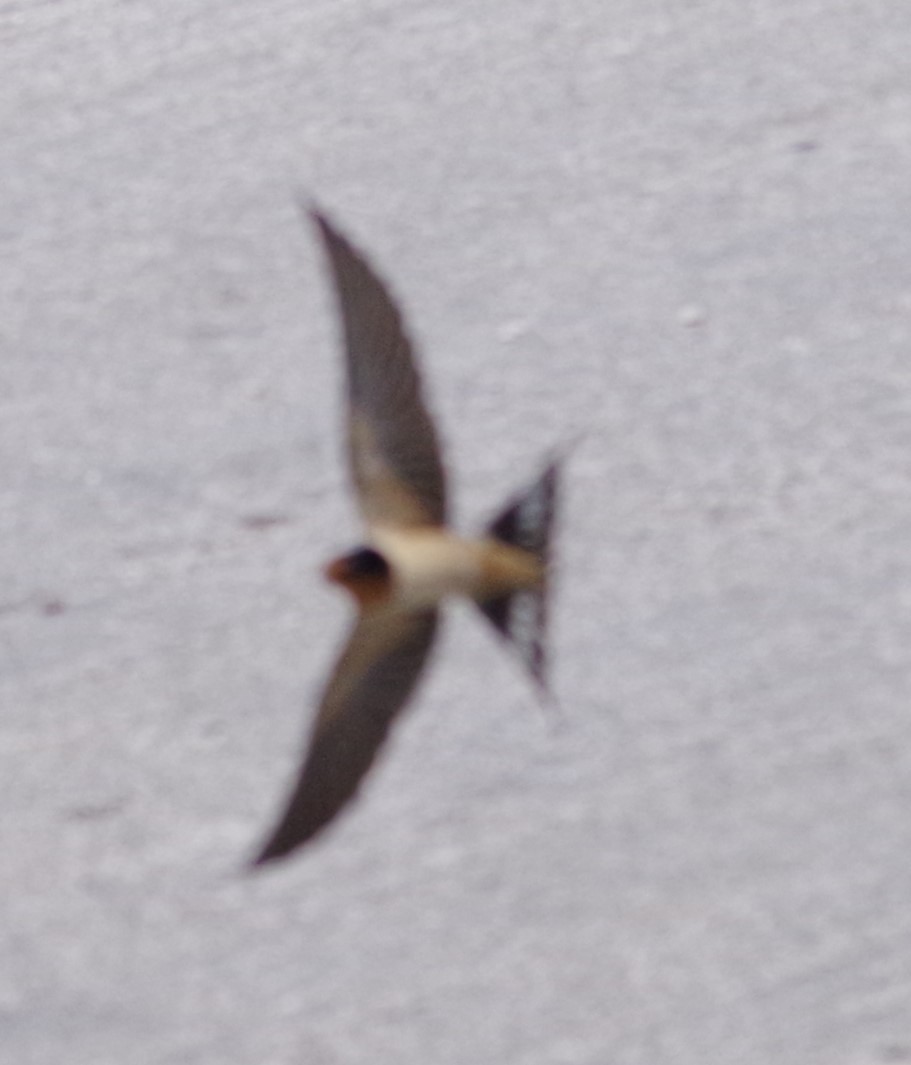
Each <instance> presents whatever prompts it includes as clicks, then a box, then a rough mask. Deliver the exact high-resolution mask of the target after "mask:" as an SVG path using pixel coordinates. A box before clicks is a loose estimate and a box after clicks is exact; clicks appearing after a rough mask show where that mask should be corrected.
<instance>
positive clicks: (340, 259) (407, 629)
mask: <svg viewBox="0 0 911 1065" xmlns="http://www.w3.org/2000/svg"><path fill="white" fill-rule="evenodd" d="M309 213H310V217H311V218H312V220H313V223H314V224H315V226H316V229H317V232H318V233H319V235H320V237H321V239H322V242H323V245H324V247H325V250H326V254H327V257H328V261H329V266H330V269H331V273H332V276H333V279H334V282H335V289H336V295H337V297H338V307H339V311H340V313H341V319H342V326H343V334H344V344H345V365H346V379H347V423H348V424H347V435H348V457H349V462H350V468H351V474H352V479H353V482H354V489H355V493H356V495H357V500H358V504H359V509H360V512H361V517H362V519H363V523H364V526H365V537H364V542H363V544H362V545H361V546H359V547H356V548H355V549H354V550H353V551H351V552H349V553H348V554H346V555H343V556H342V557H340V558H337V559H335V560H334V561H332V562H330V563H329V564H328V565H327V566H326V570H325V574H326V577H327V578H328V579H329V580H330V581H332V582H334V583H336V584H338V585H340V586H341V587H342V588H344V589H345V590H346V591H347V592H348V593H349V594H350V595H351V597H352V598H353V600H354V604H355V607H356V611H357V613H356V618H355V620H354V624H353V627H352V629H351V632H350V634H349V636H348V639H347V642H346V643H345V646H344V648H343V649H342V652H341V654H340V656H339V658H338V660H337V662H336V663H335V667H334V669H333V670H332V673H331V676H330V678H329V681H328V683H327V685H326V687H325V690H324V692H323V696H322V701H321V703H320V706H319V710H318V711H317V714H316V717H315V719H314V721H313V724H312V727H311V730H310V735H309V738H308V741H307V745H306V749H305V752H304V757H303V763H302V766H301V769H300V772H299V774H298V776H297V779H296V781H295V782H294V785H293V787H292V788H291V793H290V795H289V797H288V799H287V802H286V805H285V807H284V809H283V812H282V814H281V817H280V818H279V820H278V823H277V824H276V826H275V828H274V829H273V830H272V831H271V832H270V834H269V835H268V838H267V839H266V842H265V843H264V844H263V846H262V847H261V849H260V851H259V852H258V854H257V855H256V857H255V858H254V860H253V865H263V864H264V863H266V862H271V861H274V860H275V859H277V858H281V857H283V856H285V855H287V854H289V853H290V852H291V851H293V850H295V849H296V848H298V847H300V846H302V845H303V844H304V843H306V842H307V841H308V840H310V839H312V838H313V837H314V836H315V835H317V833H319V832H321V831H322V830H323V829H324V828H325V827H326V826H327V825H328V824H329V823H330V822H331V821H332V820H333V819H334V818H335V816H336V814H338V813H339V811H340V810H342V808H343V807H344V806H345V805H346V804H347V803H348V802H349V801H350V800H351V799H352V798H353V797H354V795H355V793H356V792H357V790H358V787H359V785H360V783H361V781H362V779H363V777H364V775H365V774H366V773H367V771H368V770H369V769H370V767H371V765H372V763H373V761H374V758H375V756H376V754H377V752H378V751H379V749H380V747H381V745H382V744H383V742H384V740H385V739H386V736H387V734H388V732H389V728H390V726H391V724H392V722H393V720H394V719H395V717H396V715H397V714H398V713H399V712H400V711H401V710H402V708H403V707H404V705H405V703H406V702H407V701H408V699H409V697H410V696H411V693H412V691H413V689H414V687H415V685H416V683H417V681H418V678H419V676H420V674H421V672H422V670H423V668H424V665H425V663H426V661H427V657H428V653H429V651H430V649H431V646H432V644H433V642H434V637H435V636H436V632H437V626H438V620H439V612H440V605H441V602H442V600H443V599H444V598H446V597H447V596H449V595H462V596H467V597H468V598H469V599H471V600H473V601H474V602H475V603H476V604H477V605H478V607H479V608H480V610H481V611H482V613H483V614H484V615H485V616H486V617H487V618H488V620H489V621H490V622H491V623H492V624H493V626H494V627H495V629H496V631H497V632H498V633H499V635H500V636H501V637H502V638H503V639H504V640H505V641H507V642H508V643H510V644H511V645H512V646H513V647H514V648H515V649H516V650H517V651H518V653H519V655H520V657H521V658H522V660H523V661H524V663H525V665H526V667H527V668H528V670H529V672H530V673H531V676H532V678H533V679H534V681H535V683H536V684H537V685H538V687H539V688H540V689H541V691H542V692H546V681H545V651H544V634H545V622H546V607H547V577H548V561H549V558H548V556H549V544H550V536H551V528H552V523H553V515H554V506H555V496H556V488H557V475H558V471H559V464H560V463H559V459H558V458H552V459H551V460H550V461H549V462H548V463H547V465H546V466H545V468H544V469H542V470H541V472H540V473H539V475H538V476H537V477H536V478H535V480H534V481H533V483H531V484H530V485H528V486H527V487H526V488H525V490H524V491H522V492H520V493H519V494H518V495H517V496H515V497H514V498H513V499H511V500H510V502H509V503H508V504H507V505H506V506H505V507H504V508H503V509H502V510H501V511H500V512H499V513H498V514H497V516H496V517H495V518H494V520H493V521H491V522H490V524H489V525H488V526H487V527H486V529H485V530H484V532H483V534H482V535H480V536H478V537H474V538H467V537H461V536H459V535H457V534H456V533H455V532H453V531H452V529H451V528H450V527H449V526H448V524H447V502H446V495H447V493H446V478H445V474H444V469H443V463H442V460H441V456H440V446H439V442H438V440H437V434H436V430H435V428H434V424H433V420H432V418H431V417H430V414H429V413H428V411H427V408H426V406H425V404H424V399H423V396H422V391H421V381H420V377H419V375H418V371H417V368H416V366H415V361H414V355H413V352H412V347H411V343H410V342H409V339H408V336H407V333H406V331H405V328H404V325H403V323H402V316H401V314H400V312H399V310H398V308H397V307H396V304H395V302H394V300H393V299H392V297H391V295H390V294H389V291H388V290H387V288H386V286H385V285H384V283H383V282H382V281H381V280H380V278H379V277H378V276H377V274H376V273H375V272H374V270H373V269H372V268H371V266H370V265H369V263H368V262H367V261H366V259H365V258H364V256H363V255H361V254H360V253H359V252H358V251H357V250H356V249H355V248H354V247H353V246H352V245H351V244H350V243H349V242H348V241H347V240H346V239H345V237H344V236H342V234H341V233H339V231H338V230H337V229H336V228H335V226H334V225H333V224H332V223H331V222H330V221H329V220H328V219H327V218H326V217H325V215H323V214H322V213H320V212H319V211H317V210H311V211H310V212H309Z"/></svg>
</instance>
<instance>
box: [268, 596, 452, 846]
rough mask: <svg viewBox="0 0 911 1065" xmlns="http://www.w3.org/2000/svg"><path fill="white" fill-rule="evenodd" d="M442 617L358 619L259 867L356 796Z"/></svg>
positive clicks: (316, 829) (427, 613)
mask: <svg viewBox="0 0 911 1065" xmlns="http://www.w3.org/2000/svg"><path fill="white" fill-rule="evenodd" d="M437 620H438V619H437V611H435V610H431V611H424V612H422V613H416V614H397V615H394V616H392V617H390V616H389V615H385V614H384V615H382V616H378V615H370V614H362V615H361V616H360V617H359V618H358V621H357V623H356V624H355V626H354V630H353V631H352V633H351V635H350V637H349V639H348V643H347V644H346V646H345V648H344V650H343V651H342V654H341V656H340V657H339V659H338V661H337V663H336V665H335V669H334V671H333V673H332V677H331V679H330V680H329V684H328V686H327V688H326V691H325V694H324V695H323V701H322V704H321V705H320V709H319V713H318V714H317V717H316V721H315V722H314V725H313V731H312V733H311V736H310V742H309V747H308V749H307V753H306V756H305V759H304V764H303V767H302V769H301V772H300V776H299V777H298V780H297V783H296V785H295V787H294V789H293V791H292V793H291V797H290V799H289V802H288V805H287V808H286V810H285V812H284V814H283V815H282V818H281V820H280V821H279V823H278V826H277V827H276V828H275V830H274V832H273V833H272V835H271V836H270V838H269V840H268V841H267V843H266V844H265V846H264V847H263V849H262V851H261V852H260V853H259V855H258V856H257V857H256V858H255V859H254V861H253V864H254V865H262V864H263V863H264V862H268V861H271V860H273V859H275V858H280V857H281V856H282V855H285V854H287V853H289V851H292V850H294V849H295V848H296V847H299V846H300V845H301V844H303V843H305V842H306V841H307V840H309V839H311V838H312V837H313V836H315V835H316V833H317V832H319V831H320V830H321V829H322V828H324V827H325V826H326V825H327V824H328V823H329V822H330V821H331V820H332V819H333V818H334V817H335V815H336V814H337V813H338V812H339V811H340V810H341V809H342V807H343V806H345V805H346V804H347V803H348V802H349V801H350V800H351V799H352V798H353V797H354V795H355V793H356V792H357V789H358V786H359V784H360V782H361V780H362V779H363V777H364V775H365V774H366V773H367V771H368V769H369V768H370V766H371V765H372V764H373V760H374V758H375V756H376V753H377V751H378V750H379V748H380V747H381V745H382V743H383V741H384V740H385V738H386V735H387V733H388V732H389V727H390V725H391V724H392V721H393V719H394V718H395V716H396V715H397V714H398V713H399V711H400V710H401V709H402V707H403V706H404V705H405V702H406V701H407V699H408V697H409V696H410V695H411V692H412V691H413V689H414V687H415V684H416V683H417V680H418V677H419V676H420V674H421V671H422V669H423V667H424V664H425V662H426V661H427V655H428V652H429V651H430V648H431V646H432V644H433V641H434V637H435V635H436V629H437Z"/></svg>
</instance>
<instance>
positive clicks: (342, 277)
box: [311, 211, 446, 526]
mask: <svg viewBox="0 0 911 1065" xmlns="http://www.w3.org/2000/svg"><path fill="white" fill-rule="evenodd" d="M311 214H312V217H313V220H314V222H315V223H316V225H317V227H318V229H319V231H320V234H321V235H322V238H323V242H324V243H325V246H326V250H327V252H328V255H329V261H330V263H331V265H332V272H333V275H334V277H335V287H336V292H337V294H338V302H339V308H340V310H341V315H342V321H343V323H344V334H345V349H346V362H347V367H348V403H349V427H348V438H349V450H350V461H351V468H352V473H353V476H354V483H355V487H356V489H357V493H358V498H359V502H360V507H361V512H362V514H363V516H364V520H365V521H366V522H367V524H368V525H374V524H394V525H405V526H415V525H442V524H443V523H444V522H445V520H446V482H445V476H444V472H443V464H442V461H441V458H440V448H439V444H438V442H437V436H436V431H435V429H434V426H433V421H432V420H431V417H430V415H429V413H428V411H427V408H426V407H425V405H424V400H423V397H422V395H421V382H420V378H419V376H418V373H417V370H416V368H415V365H414V361H413V358H412V353H411V344H410V342H409V340H408V337H407V336H406V334H405V330H404V327H403V324H402V319H401V315H400V314H399V312H398V310H397V308H396V306H395V304H394V303H393V301H392V298H391V296H390V294H389V292H388V291H387V289H386V287H385V285H384V284H383V283H382V282H381V281H380V279H379V278H378V277H377V276H376V274H375V273H374V272H373V270H372V269H371V268H370V266H369V265H368V264H367V262H366V261H365V260H364V258H363V257H362V256H361V255H360V254H359V252H357V251H356V250H355V249H354V248H353V247H352V246H351V245H350V244H349V243H348V241H347V240H346V239H345V238H344V237H343V236H342V235H341V234H340V233H339V232H338V231H337V230H336V229H335V228H334V227H333V226H332V224H331V223H330V222H329V221H328V220H327V219H326V218H325V217H324V216H323V215H322V214H320V213H319V212H318V211H312V212H311Z"/></svg>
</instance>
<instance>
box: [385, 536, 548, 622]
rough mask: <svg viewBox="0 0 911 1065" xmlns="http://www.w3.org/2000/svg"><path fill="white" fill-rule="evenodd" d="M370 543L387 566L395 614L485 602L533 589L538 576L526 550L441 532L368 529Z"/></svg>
mask: <svg viewBox="0 0 911 1065" xmlns="http://www.w3.org/2000/svg"><path fill="white" fill-rule="evenodd" d="M370 539H371V541H372V543H373V544H375V545H376V547H377V549H378V550H379V551H380V552H381V554H382V555H383V556H384V557H385V558H386V560H387V561H388V562H389V564H390V566H391V567H392V572H393V581H394V583H393V602H394V605H395V607H396V608H398V609H405V610H420V609H423V608H426V607H431V606H435V605H436V604H437V603H439V602H440V600H441V599H443V598H444V597H445V596H447V595H466V596H469V597H471V598H473V599H487V598H490V597H491V596H495V595H503V594H505V593H506V592H511V591H518V590H519V589H520V588H530V587H533V586H534V585H535V584H537V583H538V582H539V581H540V580H541V577H542V575H543V574H542V569H541V565H540V563H539V562H538V561H537V559H535V558H534V556H533V555H531V554H529V553H528V552H527V551H522V550H520V549H518V548H514V547H509V546H508V545H506V544H501V543H499V542H497V541H495V540H490V539H484V540H466V539H462V538H461V537H459V536H455V535H454V534H453V533H450V532H447V531H446V530H445V529H436V528H427V527H424V528H410V529H401V528H390V527H388V526H374V527H373V528H372V529H371V536H370Z"/></svg>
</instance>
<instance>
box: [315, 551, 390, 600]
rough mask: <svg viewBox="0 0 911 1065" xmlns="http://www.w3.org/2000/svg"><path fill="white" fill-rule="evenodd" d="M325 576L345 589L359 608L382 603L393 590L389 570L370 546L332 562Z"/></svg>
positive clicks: (386, 564)
mask: <svg viewBox="0 0 911 1065" xmlns="http://www.w3.org/2000/svg"><path fill="white" fill-rule="evenodd" d="M326 577H327V578H328V579H329V580H330V581H332V582H333V584H340V585H341V586H342V587H343V588H346V589H347V590H348V591H349V592H350V593H351V594H352V595H353V596H354V598H355V599H356V600H357V602H358V605H359V606H362V607H363V606H373V605H375V604H378V603H381V602H383V600H385V599H387V598H388V597H389V595H390V593H391V591H392V569H391V568H390V566H389V563H388V562H387V561H386V559H385V558H383V556H382V555H381V554H380V553H379V551H377V550H376V549H375V548H372V547H359V548H358V549H357V550H356V551H352V552H351V553H350V554H347V555H342V557H341V558H336V559H334V560H333V561H332V562H330V563H329V565H328V566H327V567H326Z"/></svg>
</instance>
